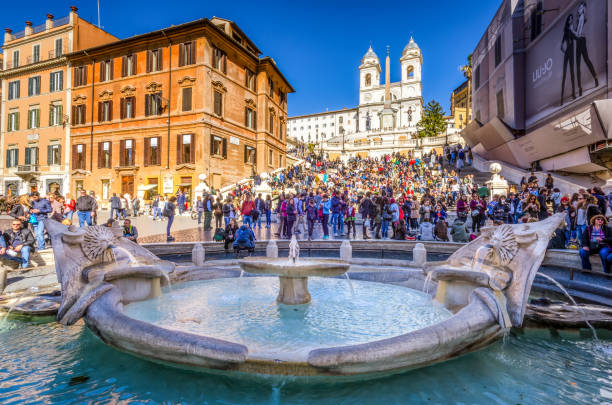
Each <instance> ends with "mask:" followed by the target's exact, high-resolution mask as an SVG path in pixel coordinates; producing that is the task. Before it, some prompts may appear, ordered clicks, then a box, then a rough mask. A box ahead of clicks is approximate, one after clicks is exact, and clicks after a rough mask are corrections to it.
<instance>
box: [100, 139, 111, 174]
mask: <svg viewBox="0 0 612 405" xmlns="http://www.w3.org/2000/svg"><path fill="white" fill-rule="evenodd" d="M112 164H113V145H112V144H111V143H110V142H108V141H107V142H98V168H99V169H110V168H111V167H112Z"/></svg>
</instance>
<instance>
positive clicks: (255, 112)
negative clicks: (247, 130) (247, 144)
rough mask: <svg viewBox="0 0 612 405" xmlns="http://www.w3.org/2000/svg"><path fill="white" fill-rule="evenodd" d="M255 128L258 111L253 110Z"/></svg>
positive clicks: (255, 126)
mask: <svg viewBox="0 0 612 405" xmlns="http://www.w3.org/2000/svg"><path fill="white" fill-rule="evenodd" d="M253 129H254V130H257V111H255V110H253Z"/></svg>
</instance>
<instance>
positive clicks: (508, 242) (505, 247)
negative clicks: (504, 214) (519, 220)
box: [490, 224, 518, 266]
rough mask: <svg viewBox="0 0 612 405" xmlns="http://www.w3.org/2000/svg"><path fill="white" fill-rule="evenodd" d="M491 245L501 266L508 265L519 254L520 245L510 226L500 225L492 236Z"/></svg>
mask: <svg viewBox="0 0 612 405" xmlns="http://www.w3.org/2000/svg"><path fill="white" fill-rule="evenodd" d="M490 243H491V245H492V246H493V248H494V249H495V251H496V252H497V254H498V256H499V260H500V264H501V265H504V266H506V265H508V263H510V262H511V261H512V259H514V256H515V255H516V253H517V252H518V243H517V242H516V237H515V236H514V231H512V226H510V225H507V224H506V225H500V226H499V227H497V229H496V230H495V232H494V233H493V235H491V242H490Z"/></svg>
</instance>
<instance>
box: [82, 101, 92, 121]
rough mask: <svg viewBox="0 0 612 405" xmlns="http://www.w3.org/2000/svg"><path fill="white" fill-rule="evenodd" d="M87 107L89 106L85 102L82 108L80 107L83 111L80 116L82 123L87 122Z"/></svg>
mask: <svg viewBox="0 0 612 405" xmlns="http://www.w3.org/2000/svg"><path fill="white" fill-rule="evenodd" d="M91 108H93V105H92V106H91ZM86 109H87V107H86V106H85V104H83V105H82V106H81V108H80V111H81V118H80V121H79V122H80V123H81V124H84V123H85V121H87V114H86V112H85V111H86Z"/></svg>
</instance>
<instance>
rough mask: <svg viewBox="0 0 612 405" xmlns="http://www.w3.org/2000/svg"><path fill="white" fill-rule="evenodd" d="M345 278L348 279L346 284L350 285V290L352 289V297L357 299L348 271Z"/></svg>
mask: <svg viewBox="0 0 612 405" xmlns="http://www.w3.org/2000/svg"><path fill="white" fill-rule="evenodd" d="M344 277H345V278H346V282H347V283H348V285H349V288H350V289H351V296H352V297H355V289H354V288H353V283H351V278H350V277H349V274H348V271H347V272H346V273H344Z"/></svg>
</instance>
